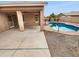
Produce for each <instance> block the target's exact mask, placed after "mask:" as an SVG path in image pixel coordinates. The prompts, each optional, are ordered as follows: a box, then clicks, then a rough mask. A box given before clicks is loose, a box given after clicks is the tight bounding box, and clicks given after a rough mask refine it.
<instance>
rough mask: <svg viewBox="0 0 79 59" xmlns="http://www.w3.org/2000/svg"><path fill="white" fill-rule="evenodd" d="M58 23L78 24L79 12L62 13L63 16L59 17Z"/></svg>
mask: <svg viewBox="0 0 79 59" xmlns="http://www.w3.org/2000/svg"><path fill="white" fill-rule="evenodd" d="M60 21H63V22H71V23H78V24H79V12H78V11H72V12H68V13H64V16H62V17H60Z"/></svg>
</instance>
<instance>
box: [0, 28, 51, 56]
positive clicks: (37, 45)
mask: <svg viewBox="0 0 79 59" xmlns="http://www.w3.org/2000/svg"><path fill="white" fill-rule="evenodd" d="M1 56H3V57H23V56H25V57H49V56H50V53H49V49H48V46H47V42H46V39H45V36H44V33H43V32H42V31H41V32H40V29H39V28H38V27H35V28H29V29H26V30H25V31H24V32H20V31H18V30H14V29H13V30H9V31H6V32H2V33H0V57H1Z"/></svg>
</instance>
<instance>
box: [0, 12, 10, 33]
mask: <svg viewBox="0 0 79 59" xmlns="http://www.w3.org/2000/svg"><path fill="white" fill-rule="evenodd" d="M7 29H9V25H8V17H7V15H6V14H4V13H0V32H2V31H5V30H7Z"/></svg>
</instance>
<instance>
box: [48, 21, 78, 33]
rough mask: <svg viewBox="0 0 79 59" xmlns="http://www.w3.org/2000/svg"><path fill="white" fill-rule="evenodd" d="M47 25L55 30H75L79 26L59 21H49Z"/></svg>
mask: <svg viewBox="0 0 79 59" xmlns="http://www.w3.org/2000/svg"><path fill="white" fill-rule="evenodd" d="M49 25H50V26H51V27H52V29H54V30H56V31H65V32H76V31H78V30H79V27H77V26H74V25H69V24H65V23H60V22H51V23H49Z"/></svg>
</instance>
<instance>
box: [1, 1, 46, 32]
mask: <svg viewBox="0 0 79 59" xmlns="http://www.w3.org/2000/svg"><path fill="white" fill-rule="evenodd" d="M45 4H47V2H42V3H29V4H26V3H21V4H17V3H13V4H2V5H0V15H1V16H3V17H4V15H5V20H7V22H6V23H7V29H9V28H10V25H9V24H8V22H9V21H8V19H9V18H8V15H9V16H11V19H13V18H12V17H13V16H12V15H15V16H16V20H17V24H18V27H19V30H20V31H24V28H25V27H26V26H27V25H30V26H35V25H36V24H35V21H38V25H40V28H41V30H43V27H44V11H43V9H44V5H45ZM0 18H2V17H0ZM14 19H15V18H14ZM13 22H14V20H13ZM13 22H12V23H13ZM15 22H16V21H15ZM15 22H14V24H15ZM4 25H5V24H4ZM15 25H16V24H15ZM5 27H6V26H5ZM3 29H6V28H3Z"/></svg>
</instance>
